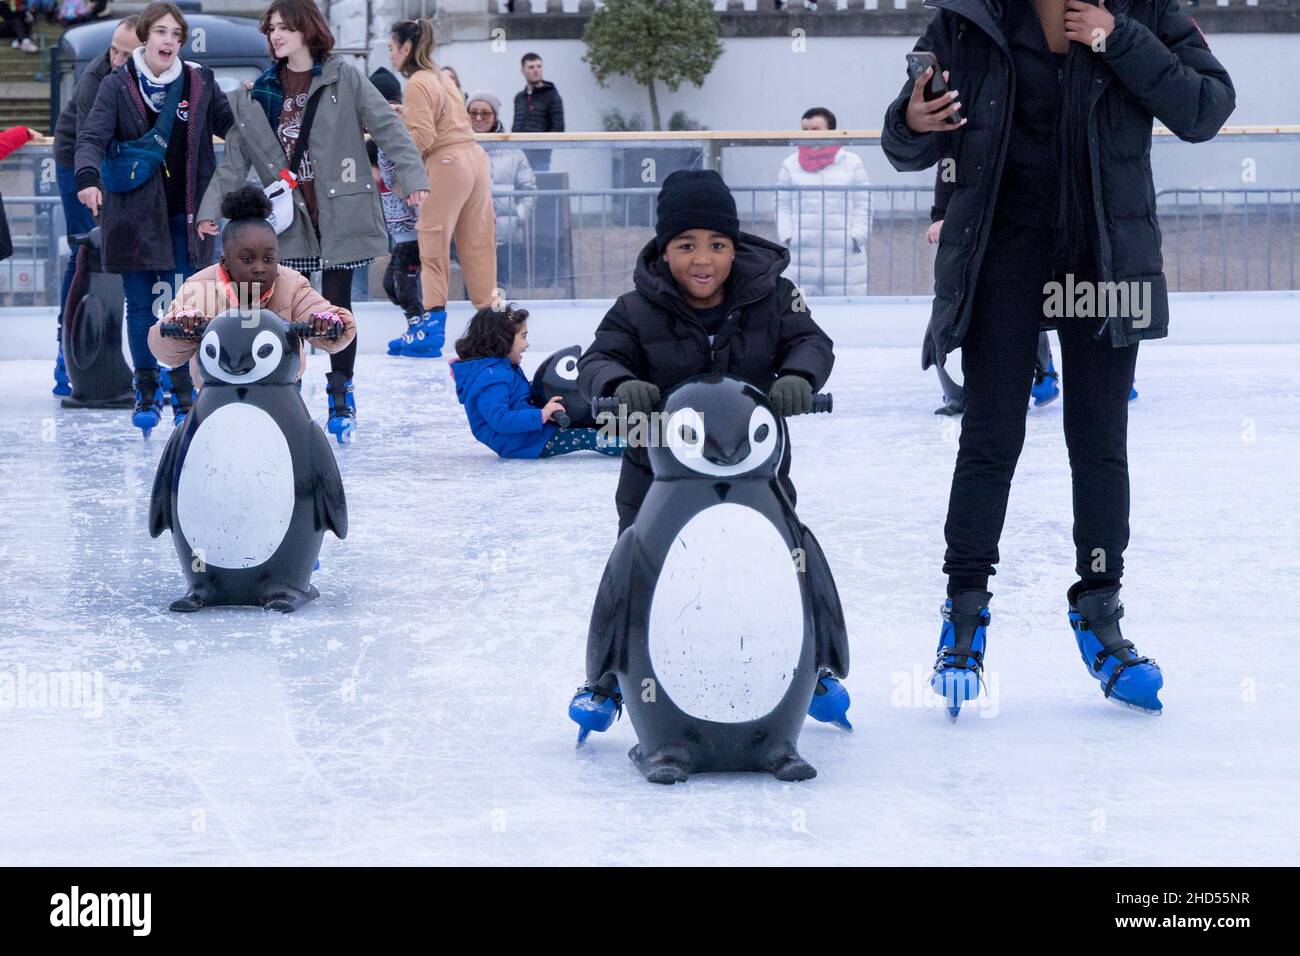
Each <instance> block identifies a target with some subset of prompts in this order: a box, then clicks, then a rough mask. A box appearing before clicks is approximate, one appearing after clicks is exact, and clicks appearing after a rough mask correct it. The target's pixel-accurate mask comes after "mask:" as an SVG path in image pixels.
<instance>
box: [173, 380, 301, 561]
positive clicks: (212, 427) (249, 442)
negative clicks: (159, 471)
mask: <svg viewBox="0 0 1300 956" xmlns="http://www.w3.org/2000/svg"><path fill="white" fill-rule="evenodd" d="M293 504H294V489H293V457H292V456H291V455H290V453H289V444H288V442H286V441H285V439H284V435H283V433H281V431H280V426H279V425H277V424H276V423H275V420H274V419H273V418H271V416H270V415H268V414H267V413H266V412H264V411H262V410H261V409H260V408H258V407H256V406H254V405H245V404H243V403H239V402H232V403H231V404H229V405H223V406H221V407H220V408H218V409H217V410H216V411H214V412H213V413H212V414H211V415H209V416H208V417H207V418H205V419H204V420H203V421H202V422H201V423H200V425H199V428H198V431H197V432H196V433H195V435H194V437H193V438H192V439H191V440H190V446H189V449H188V450H187V452H186V454H185V461H184V463H183V465H182V466H181V478H180V485H179V488H178V491H177V502H176V512H177V517H178V519H179V520H180V525H181V530H182V531H183V532H184V534H185V539H186V540H187V541H189V543H190V547H192V548H193V549H194V550H195V552H196V557H201V558H202V559H203V560H204V561H206V562H207V563H208V564H212V565H216V566H217V567H220V568H253V567H257V566H258V565H259V564H263V563H265V562H266V560H267V559H268V558H270V557H271V555H273V554H275V551H276V549H277V548H278V547H279V546H280V542H281V541H282V540H283V539H284V535H285V532H286V531H288V529H289V522H290V520H291V519H292V518H293Z"/></svg>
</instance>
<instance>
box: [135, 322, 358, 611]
mask: <svg viewBox="0 0 1300 956" xmlns="http://www.w3.org/2000/svg"><path fill="white" fill-rule="evenodd" d="M328 324H330V323H329V321H328V319H327V318H326V317H324V316H315V317H313V319H312V321H311V322H307V323H294V324H289V323H285V322H284V321H283V320H282V319H281V318H280V317H279V316H278V315H276V314H275V313H273V312H271V311H270V310H268V309H251V310H243V311H239V310H234V311H229V312H225V313H223V314H222V315H219V316H217V317H216V318H215V319H212V320H211V321H210V322H207V323H206V324H205V325H204V326H203V328H202V330H201V332H200V333H198V334H199V335H200V342H199V346H198V359H199V363H200V365H201V366H202V369H203V381H204V384H203V387H202V388H201V389H200V390H199V393H198V397H197V398H195V400H194V405H193V407H192V408H191V410H190V414H189V415H188V416H187V417H186V420H185V423H184V425H183V426H182V429H183V431H178V432H176V433H174V434H173V439H172V441H171V442H169V443H168V447H167V449H166V453H165V454H164V456H163V459H162V461H161V462H160V464H159V473H158V475H157V478H156V479H155V481H154V497H155V500H154V501H153V502H152V504H151V509H150V531H151V532H153V533H155V534H160V533H161V532H162V531H163V530H166V529H169V530H170V531H171V533H172V540H173V543H174V544H175V547H176V554H177V556H178V558H179V559H180V562H181V570H182V572H183V573H184V575H185V578H186V581H187V583H188V591H187V593H186V594H185V595H184V596H183V597H181V598H179V599H178V600H176V601H174V602H173V603H172V605H171V608H172V610H174V611H197V610H199V609H200V608H203V607H210V606H213V605H252V606H256V607H263V608H266V609H268V610H278V611H293V610H295V609H297V608H299V607H301V606H302V605H303V604H305V603H307V602H308V601H310V600H312V599H313V598H315V597H317V596H318V593H319V592H317V590H316V588H315V587H313V586H312V584H311V574H312V571H313V570H314V568H315V565H316V557H317V555H318V554H319V553H320V547H321V541H322V540H323V538H324V536H325V532H326V531H332V532H334V533H335V534H336V535H337V536H338V537H340V538H342V537H344V536H345V535H346V534H347V526H348V522H347V505H346V501H345V498H344V495H343V483H342V480H341V478H340V476H339V472H338V465H337V462H336V461H335V459H334V455H333V452H332V451H331V450H330V448H329V443H328V442H327V441H326V440H325V437H324V435H323V434H322V432H321V430H320V426H319V425H317V424H316V423H315V422H314V421H312V418H311V415H310V414H309V413H308V411H307V408H306V406H305V405H304V404H303V402H302V398H301V396H300V395H299V394H298V391H297V389H296V388H294V387H293V385H294V383H295V382H296V380H297V378H298V373H299V354H300V351H299V348H298V343H297V342H296V340H295V336H296V335H299V334H310V335H313V336H315V335H318V334H320V332H321V331H322V330H323V327H324V325H328ZM295 325H296V326H297V327H298V329H297V331H295V329H294V326H295ZM186 334H187V335H193V334H195V333H194V332H193V331H188V332H187V333H186Z"/></svg>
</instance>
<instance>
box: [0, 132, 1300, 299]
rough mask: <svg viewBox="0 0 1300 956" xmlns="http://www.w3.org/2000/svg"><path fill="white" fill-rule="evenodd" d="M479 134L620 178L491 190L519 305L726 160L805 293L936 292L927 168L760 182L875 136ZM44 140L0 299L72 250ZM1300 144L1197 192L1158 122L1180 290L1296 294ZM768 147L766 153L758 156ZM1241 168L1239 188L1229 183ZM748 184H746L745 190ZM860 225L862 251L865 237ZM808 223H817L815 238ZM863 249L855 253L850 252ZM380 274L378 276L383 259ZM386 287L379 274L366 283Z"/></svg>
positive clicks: (763, 231) (575, 294) (597, 290)
mask: <svg viewBox="0 0 1300 956" xmlns="http://www.w3.org/2000/svg"><path fill="white" fill-rule="evenodd" d="M476 139H477V140H478V141H479V142H480V143H481V144H482V145H483V147H484V148H485V149H487V150H489V151H490V150H493V149H498V148H510V149H516V148H521V147H524V148H538V147H548V148H549V151H552V152H553V153H555V154H556V155H562V158H563V159H564V160H565V161H566V163H567V164H568V165H572V166H575V167H577V168H580V169H581V170H582V172H581V173H576V174H573V175H579V176H580V177H582V178H587V179H589V180H596V181H600V182H602V183H603V182H606V181H608V182H611V183H612V185H611V186H609V187H608V188H583V189H573V188H569V177H570V175H571V173H570V172H567V171H559V170H549V171H539V172H537V173H536V175H537V177H538V183H539V187H540V188H538V189H537V190H513V189H510V190H500V189H498V190H494V191H493V196H494V198H495V199H507V200H511V201H512V203H518V202H531V203H532V212H531V213H530V214H529V215H528V216H526V217H525V219H524V222H523V227H522V230H521V236H520V238H519V239H518V241H513V230H512V237H511V239H512V241H508V242H504V243H503V244H502V245H500V246H499V250H500V252H501V255H502V256H503V262H504V269H505V272H506V276H505V282H504V283H503V284H504V285H505V286H506V291H507V294H508V296H509V297H510V298H515V299H523V298H527V299H533V300H570V299H590V298H605V297H608V298H613V297H615V296H617V295H619V294H620V293H622V292H624V291H626V290H627V289H628V288H630V287H631V276H632V269H633V265H634V261H635V258H636V255H637V253H638V252H639V251H640V249H641V247H642V246H644V244H645V243H646V242H647V241H649V239H650V238H651V237H652V236H653V229H654V206H655V197H656V195H657V193H658V183H659V182H662V179H663V178H664V177H665V176H666V175H668V173H670V172H671V171H672V170H673V169H675V168H712V169H722V168H723V167H726V168H727V169H728V170H729V177H730V178H731V179H734V180H735V181H736V182H735V183H734V184H732V186H731V188H732V192H733V194H734V195H735V196H736V201H737V206H738V209H739V212H740V215H741V219H742V222H741V228H742V229H744V230H746V231H748V232H752V233H754V234H757V235H760V236H764V237H766V238H769V239H777V237H776V232H777V231H778V230H777V223H776V219H777V217H776V209H777V206H778V203H779V202H780V203H784V204H788V206H789V209H790V215H791V221H792V222H793V224H794V229H795V232H794V235H793V236H791V237H789V242H788V245H789V247H790V250H791V259H792V267H791V269H790V270H789V271H788V272H787V275H788V276H789V277H790V278H791V279H792V280H794V281H796V284H798V285H800V286H802V287H804V289H805V294H806V295H811V296H826V295H853V296H874V295H890V296H892V295H926V294H929V293H930V291H931V290H932V288H933V273H932V263H933V247H931V246H929V245H928V244H927V243H926V241H925V239H924V232H925V229H926V228H927V227H928V226H929V217H930V207H931V205H932V202H933V173H926V174H924V175H923V176H918V174H899V173H895V172H893V171H892V170H891V171H890V172H889V173H888V174H887V175H888V176H889V178H890V179H891V180H897V181H893V182H890V181H882V182H879V183H873V184H872V185H869V186H867V187H866V188H856V187H852V186H825V187H799V186H790V187H782V186H779V185H777V184H776V183H774V182H754V180H756V179H766V178H768V176H769V174H770V177H771V179H773V180H774V179H775V178H776V170H777V168H778V165H779V159H780V154H777V153H775V152H774V150H776V149H778V148H779V149H781V150H783V151H784V150H789V149H790V148H792V147H795V146H798V145H803V144H828V143H829V144H840V145H844V146H854V147H863V149H862V150H861V154H862V155H863V156H864V159H866V160H867V161H868V165H869V166H871V167H872V169H873V170H875V171H877V175H880V174H879V172H878V168H879V167H880V166H881V165H883V162H882V160H883V157H880V156H879V155H871V154H869V153H868V150H874V149H875V148H876V147H878V146H879V143H880V131H879V130H870V129H867V130H830V131H825V130H822V131H778V132H774V131H770V130H757V131H753V130H730V131H714V130H689V131H675V132H639V131H638V132H589V133H529V134H523V133H492V134H483V135H481V136H478V137H476ZM38 142H39V145H38V143H32V144H29V145H28V146H27V147H26V148H24V149H23V150H21V151H20V152H18V153H15V154H13V155H12V156H10V157H9V158H7V159H6V160H5V161H4V164H3V169H4V171H5V172H6V174H7V175H9V176H10V177H12V175H13V174H14V173H17V174H18V176H19V178H22V177H23V176H28V175H29V176H30V177H31V179H30V181H31V182H32V183H33V187H34V188H33V190H32V192H33V193H34V194H29V195H21V194H20V193H21V189H14V190H13V194H11V195H7V196H6V197H5V208H6V212H7V213H8V216H9V221H10V231H11V234H12V235H13V239H14V246H15V251H14V255H13V257H12V258H11V259H10V260H8V261H6V262H4V263H0V305H13V306H41V305H55V304H57V298H58V289H59V282H60V279H61V276H62V267H63V265H64V263H65V262H66V259H65V258H64V257H65V256H67V255H68V248H67V245H66V241H65V240H64V238H63V236H62V232H63V217H62V215H61V210H60V209H59V208H57V207H58V206H59V202H60V200H59V197H58V196H57V195H56V194H54V184H53V179H54V177H53V175H52V167H51V165H50V164H51V163H52V158H51V153H50V147H49V145H48V144H49V142H50V141H49V140H48V138H47V139H44V140H41V141H38ZM1245 142H1251V143H1259V144H1261V146H1263V147H1264V149H1262V150H1261V151H1260V152H1261V155H1260V156H1258V157H1254V158H1251V159H1250V160H1249V161H1250V162H1252V163H1254V162H1255V160H1256V159H1258V161H1259V162H1258V166H1259V168H1260V169H1264V170H1267V171H1268V175H1269V176H1270V177H1271V179H1272V182H1270V183H1266V184H1258V183H1253V182H1250V181H1249V180H1248V177H1247V175H1246V173H1245V172H1244V171H1242V172H1240V173H1238V171H1237V170H1236V169H1235V166H1236V165H1237V163H1238V162H1240V161H1243V160H1242V159H1241V157H1240V156H1239V155H1238V154H1239V153H1240V152H1241V149H1240V146H1241V144H1242V143H1245ZM1296 142H1300V126H1284V125H1267V124H1264V125H1240V126H1228V127H1225V128H1223V129H1222V130H1221V131H1220V133H1219V134H1218V138H1217V139H1216V140H1215V141H1213V142H1210V143H1207V144H1203V145H1198V146H1197V147H1196V148H1197V150H1198V152H1197V154H1196V156H1197V157H1198V165H1197V168H1198V169H1205V170H1209V171H1210V172H1208V173H1207V175H1206V177H1205V178H1206V179H1207V180H1208V183H1204V182H1203V183H1202V184H1201V185H1198V186H1195V187H1189V186H1185V185H1184V184H1182V183H1177V182H1170V183H1165V182H1163V181H1161V180H1162V176H1163V175H1165V174H1164V173H1162V168H1163V162H1164V159H1168V158H1169V157H1171V156H1173V155H1175V154H1171V153H1168V152H1167V151H1168V150H1178V151H1179V152H1178V153H1177V154H1176V155H1177V157H1178V159H1177V163H1180V164H1185V157H1184V156H1183V153H1182V150H1184V149H1186V148H1187V146H1186V144H1183V143H1181V141H1179V140H1177V138H1176V137H1175V136H1174V135H1173V134H1172V133H1170V132H1169V130H1167V129H1164V128H1160V127H1157V128H1156V129H1155V130H1154V144H1155V146H1154V148H1155V149H1156V151H1157V152H1158V153H1162V155H1163V159H1162V157H1161V156H1155V157H1154V158H1155V159H1157V160H1161V161H1160V162H1157V163H1155V164H1154V165H1155V167H1156V177H1157V187H1158V188H1157V193H1156V196H1157V203H1158V204H1159V209H1160V217H1161V222H1162V225H1166V224H1167V225H1168V226H1169V227H1170V228H1167V229H1166V233H1167V234H1166V249H1165V252H1166V273H1167V275H1168V277H1169V284H1170V288H1171V289H1172V290H1174V291H1217V290H1229V289H1250V288H1267V289H1294V288H1296V286H1297V282H1296V277H1295V276H1296V272H1297V271H1298V270H1297V262H1296V260H1297V257H1298V256H1300V250H1297V243H1296V230H1295V228H1294V225H1293V222H1294V219H1295V206H1296V203H1297V193H1298V192H1300V163H1297V162H1296V160H1295V158H1294V156H1295V155H1300V153H1297V151H1296V150H1295V149H1294V144H1295V143H1296ZM1216 144H1217V145H1216ZM1273 147H1277V148H1278V152H1276V154H1275V152H1268V153H1267V155H1264V152H1265V150H1271V149H1272V148H1273ZM763 149H766V150H768V151H769V153H770V156H769V155H767V154H764V153H762V152H758V150H763ZM592 150H596V151H604V152H605V155H600V153H599V152H597V153H592V152H591V151H592ZM1216 150H1217V152H1216ZM584 151H585V152H584ZM1225 152H1227V153H1228V154H1229V155H1227V156H1225V155H1224V153H1225ZM786 155H788V153H787V154H786ZM1188 155H1190V154H1188ZM1201 157H1203V159H1200V158H1201ZM646 163H651V164H652V166H653V168H652V170H651V171H650V172H652V173H653V176H652V181H651V182H648V183H647V182H645V181H644V180H643V176H645V175H647V170H646V169H645V168H643V167H644V166H645V164H646ZM553 165H554V164H553ZM1176 174H1177V173H1176V171H1173V172H1170V173H1168V175H1169V176H1170V177H1172V176H1173V175H1176ZM1252 175H1253V174H1252ZM1238 176H1239V177H1240V180H1241V181H1240V182H1232V180H1233V179H1237V178H1238ZM882 178H883V176H882ZM918 179H919V180H920V181H919V182H918ZM744 180H749V182H750V183H751V184H749V185H746V184H743V182H744ZM1216 180H1217V183H1216ZM846 207H847V208H850V209H856V210H859V213H858V218H857V219H856V220H852V219H850V218H849V217H847V216H846V217H845V218H844V221H843V223H842V224H841V225H839V226H837V227H835V228H829V227H828V226H827V225H826V223H827V221H828V219H829V218H834V217H835V214H836V213H837V211H838V210H839V209H843V208H846ZM863 221H865V236H866V240H865V246H864V244H863V243H862V242H861V241H860V240H861V238H862V235H863V232H864V230H863V229H862V223H863ZM810 224H811V225H810ZM855 224H856V226H855ZM810 228H811V229H814V230H816V231H815V232H814V233H813V234H811V235H810V234H809V232H808V230H809V229H810ZM855 228H856V232H857V235H856V236H855V235H854V234H853V232H854V229H855ZM778 241H780V240H778ZM818 250H820V251H822V252H829V253H831V255H832V258H838V257H839V255H840V251H841V250H847V252H846V253H845V254H844V255H843V258H842V259H841V260H840V261H839V263H838V264H837V265H834V266H830V267H827V266H825V265H824V264H822V261H823V259H824V257H823V256H821V255H818V254H817V252H818ZM860 254H861V256H862V258H861V259H858V258H854V257H856V256H858V255H860ZM859 263H862V264H864V265H865V278H864V279H862V280H861V284H859V283H858V280H857V278H856V275H854V274H853V273H852V271H851V270H852V268H853V267H854V266H856V265H857V264H859ZM363 275H364V274H363ZM371 277H372V278H374V277H375V275H374V267H371ZM850 279H852V280H853V281H848V280H850ZM376 285H377V283H375V282H373V281H372V282H371V285H370V287H371V288H375V287H376ZM461 286H462V280H461V278H460V275H459V269H458V268H454V269H453V284H452V294H453V297H454V296H455V295H457V294H459V291H460V287H461ZM364 299H365V296H364V295H355V296H354V300H355V301H357V302H361V301H364Z"/></svg>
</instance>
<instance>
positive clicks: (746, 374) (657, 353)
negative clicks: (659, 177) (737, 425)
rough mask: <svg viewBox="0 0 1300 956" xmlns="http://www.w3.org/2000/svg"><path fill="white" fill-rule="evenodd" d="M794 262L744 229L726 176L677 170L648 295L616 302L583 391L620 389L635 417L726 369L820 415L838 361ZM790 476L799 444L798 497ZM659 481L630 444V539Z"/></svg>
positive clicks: (642, 273) (592, 350) (638, 275)
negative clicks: (792, 269) (817, 399)
mask: <svg viewBox="0 0 1300 956" xmlns="http://www.w3.org/2000/svg"><path fill="white" fill-rule="evenodd" d="M706 242H707V243H708V245H707V246H705V245H704V243H706ZM789 264H790V253H789V252H788V251H787V250H786V249H785V248H784V247H782V246H779V245H776V244H775V243H772V242H768V241H767V240H766V239H762V238H760V237H758V236H752V235H749V234H748V233H743V232H741V231H740V220H739V218H738V217H737V215H736V202H735V200H734V199H733V198H732V195H731V191H730V190H728V189H727V185H726V183H724V182H723V181H722V177H721V176H719V175H718V174H717V173H716V172H715V171H713V170H684V171H679V172H675V173H672V174H671V175H670V176H668V178H667V179H665V180H664V184H663V188H662V189H661V190H660V192H659V199H658V225H657V227H656V230H655V238H654V239H653V240H651V241H650V242H649V243H648V244H647V245H646V246H645V248H644V249H642V250H641V253H640V255H639V256H638V258H637V262H636V267H635V269H634V271H633V277H632V278H633V283H634V285H635V286H636V288H635V290H634V291H632V292H628V293H625V294H624V295H622V296H620V297H619V298H618V300H617V301H616V302H615V303H614V307H613V308H612V309H610V310H609V313H608V314H607V315H606V316H605V318H604V319H603V320H602V321H601V323H600V325H599V327H597V329H596V337H595V340H594V341H593V342H592V344H591V346H590V347H589V348H588V349H587V351H586V352H585V353H583V356H582V358H581V359H580V360H579V361H578V389H579V391H581V393H582V394H583V396H584V397H585V398H588V399H594V398H601V397H604V396H607V395H615V394H616V395H617V396H618V397H619V398H620V399H621V400H622V402H623V404H624V405H626V406H628V410H629V413H631V412H643V413H646V414H649V413H650V412H653V411H656V410H657V407H658V403H659V398H660V395H661V394H662V393H663V392H665V391H667V390H668V389H670V388H672V387H673V386H674V385H676V384H678V383H679V382H681V381H683V380H685V379H688V378H691V377H693V376H696V375H703V374H705V373H706V372H723V373H726V374H728V375H734V376H736V377H738V378H742V379H744V380H745V381H747V382H749V383H750V384H752V385H754V386H756V387H758V388H760V389H762V390H763V391H764V392H769V393H770V395H771V397H772V399H773V403H774V404H775V405H776V406H777V408H778V410H779V411H781V412H782V414H785V415H791V414H799V413H802V412H807V411H809V410H810V409H811V407H812V394H813V392H815V391H817V390H819V389H820V388H821V387H822V386H823V385H825V384H826V379H827V378H829V377H830V374H831V366H832V365H833V364H834V362H835V356H834V354H833V353H832V343H831V340H830V338H829V337H828V336H827V335H826V333H825V332H823V331H822V330H821V329H820V328H819V327H818V325H817V323H816V322H814V321H813V318H812V314H811V313H810V312H809V311H808V308H807V306H806V305H805V304H804V302H803V300H802V298H801V297H800V296H799V294H798V291H797V290H796V289H795V286H794V283H792V282H791V281H790V280H789V279H786V278H783V277H782V276H781V273H782V272H784V271H785V269H786V267H787V266H788V265H789ZM692 274H695V275H699V276H707V281H699V280H697V279H694V278H692ZM683 277H685V278H684V279H683ZM684 281H685V282H689V283H691V285H690V286H689V287H683V282H684ZM789 473H790V457H789V446H788V445H787V447H786V456H785V458H784V460H783V461H782V462H781V467H780V476H781V482H782V484H783V486H784V487H785V490H786V493H787V494H788V495H789V496H790V500H791V502H793V501H794V500H795V491H794V486H793V485H792V484H790V477H789ZM652 480H653V474H652V472H651V470H650V458H649V455H648V453H647V451H646V449H645V448H629V449H628V451H627V452H626V454H625V455H624V456H623V471H622V474H621V475H620V477H619V482H618V490H617V491H616V492H615V495H614V503H615V505H616V506H617V508H618V530H619V533H620V534H622V533H623V531H624V530H625V529H626V528H627V527H628V526H629V525H631V524H632V522H633V520H635V518H636V514H637V511H638V510H639V509H640V507H641V502H642V501H643V500H644V499H645V496H646V492H647V491H649V489H650V483H651V481H652Z"/></svg>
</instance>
